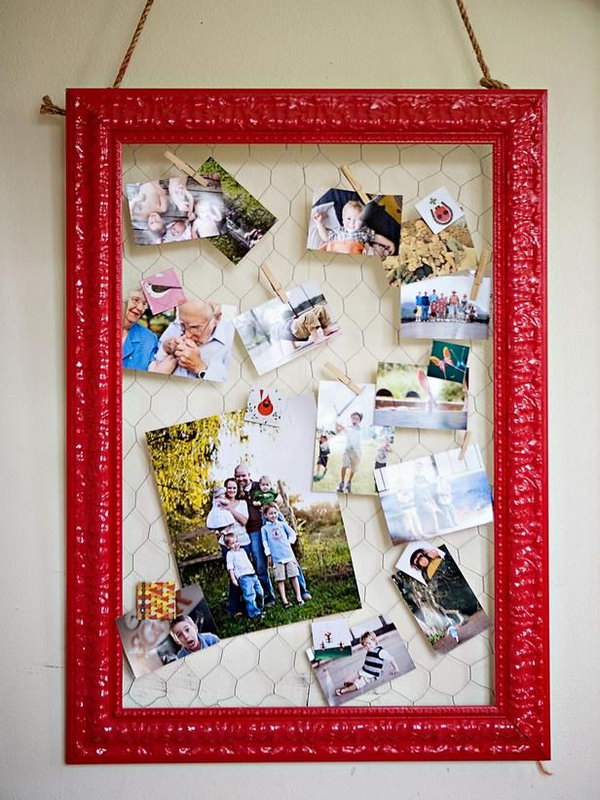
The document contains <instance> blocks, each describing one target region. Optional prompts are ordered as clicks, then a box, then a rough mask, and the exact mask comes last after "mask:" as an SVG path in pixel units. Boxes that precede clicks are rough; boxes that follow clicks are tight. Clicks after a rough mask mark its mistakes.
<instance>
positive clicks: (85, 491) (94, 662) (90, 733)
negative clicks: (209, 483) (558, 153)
mask: <svg viewBox="0 0 600 800" xmlns="http://www.w3.org/2000/svg"><path fill="white" fill-rule="evenodd" d="M66 116H67V184H68V189H67V253H68V256H67V258H68V263H67V309H68V316H67V331H68V335H67V393H68V398H67V430H68V434H67V487H68V488H67V491H68V498H67V499H68V515H67V520H68V522H67V524H68V532H67V536H68V543H67V742H66V758H67V761H68V762H69V763H110V762H160V761H169V762H173V761H181V762H186V761H189V762H192V761H231V760H237V761H311V760H319V761H324V760H337V761H342V760H344V761H353V760H373V761H376V760H377V761H379V760H394V759H406V760H425V759H462V760H473V759H478V760H479V759H545V758H548V757H549V751H550V732H549V729H550V700H549V637H548V566H547V444H546V439H547V430H546V403H547V399H546V287H545V263H546V245H545V229H546V209H545V201H546V175H545V157H546V93H545V92H544V91H482V90H477V91H462V90H444V91H414V90H411V91H390V90H382V91H373V90H338V91H320V90H238V89H236V90H233V89H228V90H202V91H200V90H187V89H182V90H123V89H82V90H77V89H72V90H69V91H68V93H67V115H66ZM202 142H210V143H216V142H227V143H242V142H243V143H251V144H252V143H272V142H278V143H315V142H318V143H334V142H362V143H397V142H402V143H407V144H410V143H419V142H424V143H427V142H459V143H482V142H486V143H491V144H492V145H493V149H494V162H493V163H494V180H493V188H494V210H493V214H494V261H495V265H496V267H495V271H494V309H495V315H494V363H495V371H496V375H495V381H494V385H495V389H494V392H495V394H494V412H495V487H494V488H495V513H496V522H495V597H496V601H495V631H496V632H495V642H496V655H495V674H496V704H495V705H494V706H482V707H458V708H456V707H407V708H378V709H373V708H342V709H321V708H301V709H298V708H264V709H263V708H261V709H245V708H244V709H224V708H218V709H168V708H161V709H136V710H133V709H124V708H122V707H121V683H122V675H121V669H122V663H121V650H120V644H119V641H118V637H117V631H116V626H115V625H114V619H115V618H116V617H117V616H118V615H119V614H120V613H121V600H122V598H121V535H120V532H121V514H122V508H121V503H122V501H121V479H122V475H121V393H120V385H121V369H120V347H121V340H120V307H121V287H120V271H121V270H120V264H121V145H123V144H127V143H139V144H144V143H148V144H153V143H154V144H156V143H161V144H162V143H165V144H168V143H173V144H176V143H178V144H182V143H202ZM92 316H93V317H94V318H95V319H97V320H99V322H100V329H99V330H100V332H99V335H98V338H97V339H96V340H95V342H94V347H90V345H89V336H87V335H86V334H87V326H86V322H85V321H86V320H87V319H89V318H91V317H92ZM90 630H92V631H93V635H92V636H90V633H89V631H90Z"/></svg>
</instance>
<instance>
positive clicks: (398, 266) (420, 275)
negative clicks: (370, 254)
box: [383, 219, 478, 286]
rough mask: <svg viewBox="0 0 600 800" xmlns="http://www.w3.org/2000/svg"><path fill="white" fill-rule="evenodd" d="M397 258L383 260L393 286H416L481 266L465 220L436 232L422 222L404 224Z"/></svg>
mask: <svg viewBox="0 0 600 800" xmlns="http://www.w3.org/2000/svg"><path fill="white" fill-rule="evenodd" d="M400 239H401V241H400V246H399V249H398V253H397V255H396V254H394V256H393V257H388V258H386V259H384V261H383V269H384V272H385V275H386V277H387V280H388V283H389V284H390V286H400V285H401V284H403V283H414V282H415V281H422V280H424V279H425V278H429V277H437V276H438V275H450V274H454V273H455V272H464V271H465V270H469V269H476V267H477V263H478V262H477V253H476V252H475V247H474V245H473V238H472V237H471V233H470V232H469V228H468V227H467V223H466V221H465V220H464V219H459V220H457V221H456V222H453V223H452V225H449V226H448V227H447V228H444V230H443V231H441V232H440V233H433V231H432V230H431V228H429V226H428V225H427V224H426V223H425V222H424V221H423V220H422V219H413V220H408V221H406V222H403V223H402V233H401V236H400Z"/></svg>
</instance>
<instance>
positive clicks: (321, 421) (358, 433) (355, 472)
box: [313, 381, 394, 494]
mask: <svg viewBox="0 0 600 800" xmlns="http://www.w3.org/2000/svg"><path fill="white" fill-rule="evenodd" d="M359 388H360V389H362V391H361V393H360V394H359V395H357V394H355V393H354V392H353V391H352V390H351V389H349V388H348V387H347V386H346V385H345V384H343V383H342V382H341V381H320V382H319V397H318V404H317V430H316V438H315V458H314V461H315V465H314V469H313V491H315V492H336V491H337V492H343V493H344V494H377V487H376V486H375V482H374V480H373V470H374V469H375V468H377V467H379V468H380V467H384V466H386V465H387V463H388V456H389V454H390V453H391V450H392V443H393V441H394V429H393V428H382V427H378V426H375V425H373V413H374V408H375V385H374V384H372V383H371V384H359Z"/></svg>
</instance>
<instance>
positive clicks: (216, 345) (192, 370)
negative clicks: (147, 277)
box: [121, 288, 236, 382]
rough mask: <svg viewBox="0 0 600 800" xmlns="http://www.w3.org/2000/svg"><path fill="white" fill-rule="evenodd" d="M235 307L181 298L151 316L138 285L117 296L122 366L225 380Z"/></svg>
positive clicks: (185, 376)
mask: <svg viewBox="0 0 600 800" xmlns="http://www.w3.org/2000/svg"><path fill="white" fill-rule="evenodd" d="M235 313H236V309H235V306H227V305H226V306H221V305H219V304H218V303H213V302H211V301H210V300H186V302H185V303H182V304H181V305H180V306H177V308H171V309H168V310H165V311H162V312H161V313H159V314H152V313H151V311H150V309H149V307H148V302H147V300H146V298H145V296H144V293H143V292H142V290H141V289H139V288H135V289H132V291H130V292H129V293H128V294H127V296H126V297H125V299H124V300H123V328H122V349H121V358H122V366H123V368H124V369H136V370H142V371H143V372H158V373H160V374H162V375H174V376H176V377H178V378H194V379H196V380H204V381H214V382H222V381H225V380H227V377H228V375H229V365H230V361H231V351H232V348H233V338H234V336H235V327H234V324H233V318H234V316H235Z"/></svg>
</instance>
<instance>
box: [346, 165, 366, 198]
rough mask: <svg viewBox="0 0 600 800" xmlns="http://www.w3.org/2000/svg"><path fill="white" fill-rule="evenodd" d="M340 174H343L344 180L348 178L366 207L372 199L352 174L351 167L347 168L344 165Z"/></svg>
mask: <svg viewBox="0 0 600 800" xmlns="http://www.w3.org/2000/svg"><path fill="white" fill-rule="evenodd" d="M340 172H341V173H342V175H343V176H344V178H346V180H347V181H348V183H349V184H350V186H351V187H352V188H353V189H354V191H355V192H356V194H357V195H358V196H359V197H360V199H361V200H362V201H363V203H364V204H365V205H367V203H370V202H371V199H370V197H369V195H368V194H367V193H366V192H365V190H364V189H363V188H362V186H361V185H360V183H359V182H358V180H357V178H356V176H355V175H353V174H352V172H351V170H350V167H347V166H346V165H345V164H342V166H341V167H340Z"/></svg>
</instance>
